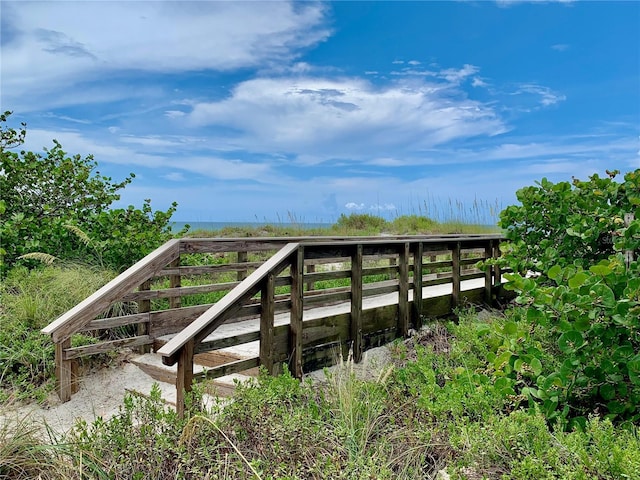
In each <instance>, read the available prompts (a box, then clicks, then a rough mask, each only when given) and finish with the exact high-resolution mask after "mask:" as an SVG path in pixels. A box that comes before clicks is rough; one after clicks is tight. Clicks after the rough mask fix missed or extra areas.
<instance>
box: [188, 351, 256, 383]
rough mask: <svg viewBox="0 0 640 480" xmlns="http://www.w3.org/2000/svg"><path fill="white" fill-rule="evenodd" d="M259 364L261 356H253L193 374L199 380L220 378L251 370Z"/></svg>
mask: <svg viewBox="0 0 640 480" xmlns="http://www.w3.org/2000/svg"><path fill="white" fill-rule="evenodd" d="M259 365H260V357H251V358H247V359H244V360H238V361H236V362H231V363H226V364H224V365H220V366H219V367H214V368H212V369H210V370H205V371H204V372H200V373H196V374H194V375H193V378H195V379H196V380H199V381H201V380H205V379H214V378H220V377H225V376H227V375H231V374H234V373H240V372H244V371H246V370H251V369H252V368H256V367H257V366H259Z"/></svg>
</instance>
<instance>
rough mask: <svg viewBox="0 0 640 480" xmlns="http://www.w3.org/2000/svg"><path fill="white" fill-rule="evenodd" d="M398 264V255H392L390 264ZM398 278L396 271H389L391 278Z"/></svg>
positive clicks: (392, 265) (393, 265)
mask: <svg viewBox="0 0 640 480" xmlns="http://www.w3.org/2000/svg"><path fill="white" fill-rule="evenodd" d="M396 265H398V259H397V258H396V257H391V258H390V259H389V266H390V267H395V266H396ZM396 278H398V275H397V274H396V273H395V272H391V273H389V280H395V279H396Z"/></svg>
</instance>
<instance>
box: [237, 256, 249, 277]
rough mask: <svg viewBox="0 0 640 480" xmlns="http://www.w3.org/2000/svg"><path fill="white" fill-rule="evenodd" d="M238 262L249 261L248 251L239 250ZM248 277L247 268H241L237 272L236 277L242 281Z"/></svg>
mask: <svg viewBox="0 0 640 480" xmlns="http://www.w3.org/2000/svg"><path fill="white" fill-rule="evenodd" d="M238 263H247V252H238ZM245 278H247V269H246V268H244V269H239V270H238V272H237V274H236V279H237V280H238V281H239V282H241V281H242V280H244V279H245Z"/></svg>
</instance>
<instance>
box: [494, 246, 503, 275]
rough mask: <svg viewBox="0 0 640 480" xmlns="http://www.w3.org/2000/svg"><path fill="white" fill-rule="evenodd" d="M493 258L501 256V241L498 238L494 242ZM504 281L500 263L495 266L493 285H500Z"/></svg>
mask: <svg viewBox="0 0 640 480" xmlns="http://www.w3.org/2000/svg"><path fill="white" fill-rule="evenodd" d="M493 258H500V241H499V240H496V241H495V242H494V243H493ZM501 283H502V272H501V271H500V266H499V265H494V266H493V285H494V286H496V285H500V284H501Z"/></svg>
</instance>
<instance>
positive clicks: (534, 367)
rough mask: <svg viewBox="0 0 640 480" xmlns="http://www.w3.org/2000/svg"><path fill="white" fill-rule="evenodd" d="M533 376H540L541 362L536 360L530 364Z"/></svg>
mask: <svg viewBox="0 0 640 480" xmlns="http://www.w3.org/2000/svg"><path fill="white" fill-rule="evenodd" d="M530 366H531V370H533V374H534V375H535V376H536V377H537V376H539V375H540V374H542V362H541V361H540V360H539V359H538V358H535V357H534V358H533V359H532V360H531V363H530Z"/></svg>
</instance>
